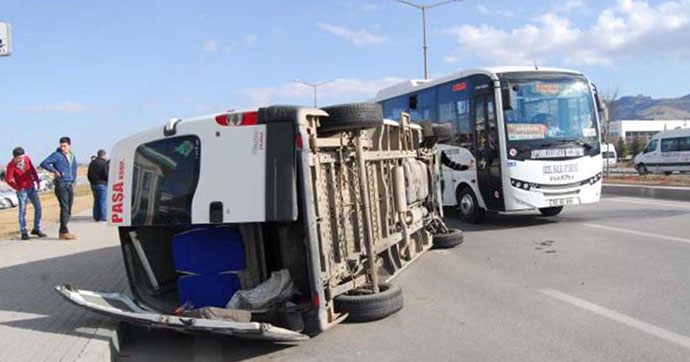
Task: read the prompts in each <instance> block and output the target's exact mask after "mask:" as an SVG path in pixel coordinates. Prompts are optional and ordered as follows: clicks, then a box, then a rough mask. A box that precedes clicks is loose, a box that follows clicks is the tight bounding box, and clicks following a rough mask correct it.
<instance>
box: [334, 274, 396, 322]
mask: <svg viewBox="0 0 690 362" xmlns="http://www.w3.org/2000/svg"><path fill="white" fill-rule="evenodd" d="M334 302H335V305H334V307H335V311H336V312H337V313H347V314H348V317H347V321H348V322H355V323H361V322H369V321H375V320H378V319H382V318H385V317H388V316H389V315H392V314H395V313H396V312H398V311H399V310H401V309H402V307H403V294H402V289H400V287H399V286H397V285H395V284H389V283H379V292H378V293H368V294H341V295H339V296H337V297H335V299H334Z"/></svg>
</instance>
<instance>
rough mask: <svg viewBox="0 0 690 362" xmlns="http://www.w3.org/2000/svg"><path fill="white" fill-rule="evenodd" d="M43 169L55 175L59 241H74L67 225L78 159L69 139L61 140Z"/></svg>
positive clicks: (42, 164)
mask: <svg viewBox="0 0 690 362" xmlns="http://www.w3.org/2000/svg"><path fill="white" fill-rule="evenodd" d="M41 167H43V169H44V170H46V171H48V172H52V173H53V175H55V178H54V179H53V183H54V184H55V196H57V199H58V203H59V204H60V231H59V233H58V239H60V240H73V239H76V236H75V235H74V234H71V233H70V232H69V229H68V228H67V223H68V222H69V218H70V215H72V202H73V201H74V183H75V182H76V181H77V159H76V158H75V157H74V154H73V153H72V140H70V138H69V137H61V138H60V147H58V149H57V150H55V152H53V153H51V154H50V156H48V157H47V158H46V159H45V160H43V162H41Z"/></svg>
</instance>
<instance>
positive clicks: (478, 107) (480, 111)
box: [474, 99, 486, 149]
mask: <svg viewBox="0 0 690 362" xmlns="http://www.w3.org/2000/svg"><path fill="white" fill-rule="evenodd" d="M484 109H485V108H484V100H481V99H477V100H475V101H474V128H475V130H476V132H477V133H476V135H477V148H478V149H482V148H485V147H486V137H485V135H486V131H485V129H486V118H485V117H484Z"/></svg>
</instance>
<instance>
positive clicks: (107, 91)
mask: <svg viewBox="0 0 690 362" xmlns="http://www.w3.org/2000/svg"><path fill="white" fill-rule="evenodd" d="M0 21H4V22H9V23H11V25H12V38H13V39H12V40H13V49H12V50H13V54H12V55H11V56H9V57H0V164H4V163H5V162H7V161H5V160H9V159H10V158H11V150H12V149H13V148H14V147H16V146H20V145H21V146H23V147H24V148H25V149H26V150H27V153H28V154H29V155H30V156H32V158H33V159H34V160H35V161H36V162H40V160H42V159H43V158H45V157H46V156H47V155H48V153H50V152H52V151H53V150H54V149H55V148H56V147H57V140H58V139H59V137H60V136H63V135H67V136H70V137H71V138H72V141H73V148H74V151H75V154H76V156H77V158H78V159H80V160H81V161H86V160H87V159H88V158H89V156H90V155H92V154H94V153H95V152H96V150H98V149H99V148H104V149H106V150H109V149H110V148H111V147H112V146H113V144H114V143H115V142H117V141H118V140H120V139H122V138H124V137H127V136H128V135H131V134H133V133H136V132H138V131H141V130H144V129H148V128H152V127H162V126H163V125H164V124H165V122H166V121H167V120H168V119H170V118H173V117H175V118H183V119H184V118H187V117H193V116H198V115H203V114H211V113H217V112H222V111H224V110H228V109H243V108H254V107H257V106H264V105H270V104H300V105H310V104H311V103H312V90H311V88H309V87H306V86H304V85H300V84H298V83H295V82H294V81H293V79H300V80H303V81H307V82H321V81H331V82H330V83H327V84H325V85H323V86H321V87H320V88H319V104H320V105H329V104H335V103H343V102H352V101H364V100H367V99H370V98H371V97H373V96H374V95H375V94H376V92H377V91H378V90H379V89H381V88H384V87H386V86H389V85H392V84H395V83H398V82H400V81H403V80H406V79H419V78H422V77H423V62H422V24H421V11H419V10H417V9H415V8H412V7H410V6H407V5H404V4H401V3H398V2H396V1H394V0H359V1H358V0H329V1H317V0H313V1H311V0H309V1H307V0H293V1H277V0H276V1H273V0H265V1H231V0H225V1H210V0H209V1H191V0H187V1H178V0H166V1H128V0H119V1H70V0H64V1H34V0H20V1H14V0H2V2H0ZM428 27H429V35H428V41H429V69H430V77H431V78H435V77H440V76H444V75H447V74H450V73H453V72H457V71H460V70H462V69H468V68H476V67H480V66H488V65H524V64H528V65H529V64H533V63H534V62H536V63H537V64H539V65H540V66H556V67H565V68H570V69H576V70H579V71H582V72H584V73H585V74H586V75H588V76H589V77H590V79H591V80H592V81H593V82H594V83H595V84H597V85H598V87H599V88H600V89H602V90H603V91H604V92H606V91H610V90H614V89H617V90H618V91H619V94H621V95H638V94H643V95H648V96H652V97H655V98H664V97H678V96H683V95H686V94H688V93H690V0H673V1H651V0H639V1H638V0H601V1H595V0H562V1H552V2H547V1H533V0H523V1H515V0H511V1H506V0H485V1H480V0H465V1H462V2H457V3H451V4H448V5H444V6H442V7H438V8H434V9H431V10H430V11H429V14H428Z"/></svg>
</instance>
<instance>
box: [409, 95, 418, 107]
mask: <svg viewBox="0 0 690 362" xmlns="http://www.w3.org/2000/svg"><path fill="white" fill-rule="evenodd" d="M407 105H408V107H410V109H417V96H416V95H413V96H410V99H409V100H408V102H407Z"/></svg>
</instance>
